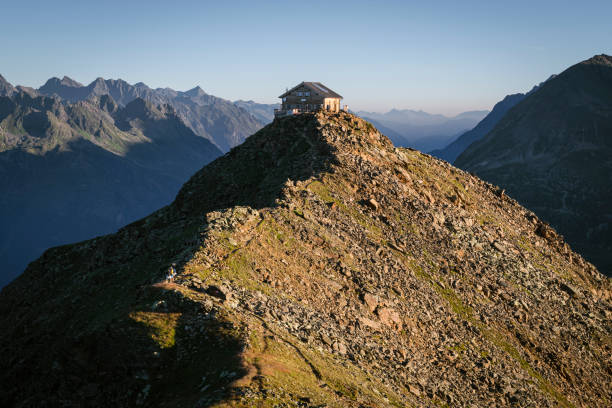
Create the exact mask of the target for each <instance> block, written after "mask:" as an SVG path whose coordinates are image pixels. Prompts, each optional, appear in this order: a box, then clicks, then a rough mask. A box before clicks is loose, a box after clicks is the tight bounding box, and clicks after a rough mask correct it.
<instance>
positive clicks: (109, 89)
mask: <svg viewBox="0 0 612 408" xmlns="http://www.w3.org/2000/svg"><path fill="white" fill-rule="evenodd" d="M36 92H38V93H39V94H41V95H46V96H57V97H59V98H61V99H63V100H65V101H68V102H79V101H85V100H88V99H90V98H92V97H96V96H101V95H110V96H111V97H112V98H113V99H114V100H115V102H116V103H117V104H119V105H121V106H125V105H127V104H128V103H130V102H131V101H133V100H134V99H136V98H142V99H144V100H146V101H149V102H151V103H153V104H155V105H161V104H168V105H171V106H172V107H174V109H175V111H176V113H177V114H178V116H179V117H180V118H181V119H183V121H185V123H186V124H187V126H189V127H190V128H191V130H193V132H194V133H195V134H196V135H199V136H202V137H204V138H206V139H208V140H210V141H211V142H212V143H214V144H215V145H216V146H217V147H218V148H219V149H220V150H221V151H223V152H227V151H228V150H229V149H231V148H232V147H234V146H237V145H239V144H240V143H242V142H243V141H244V139H246V138H247V137H248V136H250V135H251V134H253V133H255V132H256V131H257V130H259V129H260V128H261V127H262V126H263V125H264V124H265V123H266V122H265V121H262V120H259V119H257V118H256V117H255V116H253V115H251V114H250V113H249V112H248V111H246V110H244V109H241V108H240V107H239V106H238V105H236V104H234V103H232V102H231V101H228V100H225V99H222V98H218V97H216V96H213V95H209V94H207V93H206V92H204V90H202V88H200V87H199V86H198V87H195V88H193V89H190V90H189V91H186V92H181V91H175V90H173V89H171V88H157V89H152V88H149V87H148V86H147V85H145V84H144V83H142V82H138V83H136V84H134V85H131V84H129V83H127V82H126V81H124V80H122V79H116V80H115V79H103V78H97V79H96V80H95V81H93V82H92V83H90V84H89V85H87V86H85V85H83V84H81V83H79V82H77V81H75V80H73V79H71V78H68V77H66V76H65V77H63V78H62V79H59V78H51V79H49V80H48V81H47V82H46V83H45V84H44V85H43V86H41V87H40V88H38V89H37V90H36Z"/></svg>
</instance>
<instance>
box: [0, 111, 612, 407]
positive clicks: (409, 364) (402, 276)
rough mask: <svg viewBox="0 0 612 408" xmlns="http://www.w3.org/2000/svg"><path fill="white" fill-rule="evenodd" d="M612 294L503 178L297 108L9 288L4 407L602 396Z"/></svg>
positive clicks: (583, 401) (2, 350) (3, 325)
mask: <svg viewBox="0 0 612 408" xmlns="http://www.w3.org/2000/svg"><path fill="white" fill-rule="evenodd" d="M139 104H140V106H142V103H141V102H139ZM610 296H611V286H610V283H609V282H608V281H607V280H606V279H605V278H603V277H602V276H601V274H599V273H598V272H597V270H596V269H595V268H594V267H593V266H592V265H590V264H588V263H586V262H585V261H584V260H583V259H582V258H581V257H580V256H579V255H577V254H575V253H574V252H572V251H571V249H570V248H569V247H568V246H567V244H565V242H564V241H563V239H562V237H560V236H559V235H558V234H557V233H556V232H555V231H554V230H553V229H552V228H550V227H549V226H548V225H546V224H545V223H543V222H542V221H540V220H539V219H538V218H537V217H536V216H535V215H534V214H533V213H531V212H530V211H527V210H526V209H524V208H522V207H521V206H519V205H518V204H517V203H516V202H515V201H514V200H512V199H510V198H508V197H507V196H506V195H505V194H504V191H502V190H501V189H498V188H496V187H495V186H492V185H490V184H488V183H485V182H483V181H481V180H479V179H477V178H476V177H474V176H472V175H470V174H467V173H465V172H463V171H461V170H458V169H456V168H454V167H452V166H450V165H449V164H447V163H445V162H441V161H438V160H436V159H433V158H432V157H431V156H428V155H425V154H422V153H419V152H417V151H414V150H410V149H398V148H395V147H394V146H393V145H392V143H391V142H390V141H389V140H388V139H387V138H386V137H385V136H383V135H381V134H380V133H379V132H378V131H377V130H376V129H375V128H374V127H373V126H372V125H371V124H369V123H368V122H366V121H364V120H362V119H360V118H358V117H356V116H353V115H351V114H348V113H344V112H341V113H338V114H327V113H317V114H304V115H298V116H295V117H287V118H283V119H277V120H275V121H274V122H273V123H272V124H270V125H268V126H267V127H265V128H263V129H262V130H260V131H259V132H257V133H255V134H254V135H252V136H251V137H249V138H248V139H247V140H246V141H245V142H244V143H243V144H242V145H240V146H238V147H236V148H234V149H232V150H231V151H230V152H229V153H228V154H226V155H224V156H222V157H220V158H219V159H217V160H215V161H214V162H213V163H211V164H209V165H207V166H206V167H204V168H203V169H202V170H200V171H199V172H197V173H196V174H195V175H194V176H193V177H192V178H191V179H190V180H189V181H188V182H187V183H186V184H185V185H184V187H183V188H182V189H181V191H180V192H179V194H178V196H177V198H176V200H175V201H174V203H172V204H171V205H169V206H167V207H165V208H163V209H161V210H159V211H157V212H155V213H154V214H152V215H150V216H149V217H146V218H144V219H142V220H140V221H138V222H135V223H133V224H131V225H129V226H127V227H125V228H123V229H122V230H120V231H119V232H118V233H116V234H113V235H109V236H105V237H100V238H97V239H95V240H90V241H87V242H82V243H79V244H75V245H71V246H64V247H61V248H56V249H53V250H50V251H48V252H46V253H45V254H44V255H43V257H42V258H41V259H39V260H38V261H36V262H33V263H32V264H30V266H29V268H28V270H27V271H26V272H25V273H24V274H23V275H22V276H21V277H20V278H18V279H17V280H16V281H15V282H13V283H12V284H10V285H9V286H7V287H6V288H4V289H3V291H2V292H1V293H0V333H2V335H1V336H0V364H1V366H2V367H7V369H5V370H2V371H0V381H1V382H2V383H3V384H7V389H8V390H10V391H9V392H7V393H6V395H5V396H3V397H4V400H2V402H6V404H8V405H11V404H13V405H14V403H15V402H16V401H22V400H24V399H25V398H31V399H33V400H34V399H35V400H36V401H42V403H44V404H46V405H54V404H55V405H57V403H59V401H62V403H64V404H67V403H68V402H69V403H70V404H72V405H83V404H84V402H85V401H87V402H88V403H90V404H93V403H94V402H96V401H99V402H100V404H102V401H104V403H105V404H108V403H109V401H112V402H111V403H117V404H118V403H122V404H125V405H135V404H141V405H145V406H160V407H161V406H177V405H181V406H201V407H206V406H213V405H215V406H259V405H264V404H267V403H271V402H272V401H274V403H276V404H285V405H287V406H311V407H313V406H343V407H355V408H357V407H360V406H371V407H378V406H380V407H387V406H444V405H447V406H468V405H470V406H517V405H522V406H543V407H553V406H562V407H572V406H603V405H605V404H606V402H605V401H608V400H609V398H610V390H609V384H610V381H611V379H612V378H611V375H610V372H609V370H607V369H606V366H605V364H603V363H602V362H604V361H606V359H607V358H608V356H609V345H608V344H607V340H606V339H608V338H610V335H611V334H612V328H611V327H610V310H612V309H611V305H610ZM49 311H52V313H51V312H49ZM14 356H19V358H18V359H17V358H15V357H14ZM26 368H27V370H26ZM33 372H34V373H36V375H32V374H30V373H33ZM587 373H588V374H587ZM466 390H470V391H469V392H468V391H466ZM471 390H473V392H472V391H471Z"/></svg>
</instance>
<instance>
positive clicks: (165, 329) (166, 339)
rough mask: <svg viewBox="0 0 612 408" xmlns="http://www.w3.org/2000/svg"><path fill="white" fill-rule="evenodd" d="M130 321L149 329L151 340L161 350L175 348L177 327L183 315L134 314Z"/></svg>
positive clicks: (131, 315) (131, 314)
mask: <svg viewBox="0 0 612 408" xmlns="http://www.w3.org/2000/svg"><path fill="white" fill-rule="evenodd" d="M129 316H130V319H132V320H133V321H135V322H137V323H140V324H143V325H145V326H146V327H147V329H148V331H149V335H150V336H151V339H153V341H155V343H157V345H158V346H159V347H160V348H163V349H164V348H170V347H173V346H174V343H175V340H176V325H177V321H178V319H179V318H180V317H181V313H155V312H132V313H130V315H129Z"/></svg>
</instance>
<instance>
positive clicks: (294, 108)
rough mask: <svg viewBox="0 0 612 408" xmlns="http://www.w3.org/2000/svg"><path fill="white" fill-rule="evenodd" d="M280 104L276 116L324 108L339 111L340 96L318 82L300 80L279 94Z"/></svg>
mask: <svg viewBox="0 0 612 408" xmlns="http://www.w3.org/2000/svg"><path fill="white" fill-rule="evenodd" d="M279 98H281V100H282V105H281V108H280V109H277V110H275V112H274V114H275V115H276V116H286V115H295V114H299V113H304V112H315V111H318V110H326V111H330V112H339V111H340V100H341V99H342V96H341V95H339V94H337V93H336V92H334V91H332V90H331V89H329V88H327V87H326V86H325V85H323V84H322V83H320V82H302V83H300V84H299V85H297V86H296V87H294V88H292V89H290V90H288V91H287V92H285V93H284V94H282V95H281V96H279Z"/></svg>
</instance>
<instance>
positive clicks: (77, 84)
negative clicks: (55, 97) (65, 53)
mask: <svg viewBox="0 0 612 408" xmlns="http://www.w3.org/2000/svg"><path fill="white" fill-rule="evenodd" d="M60 84H62V85H64V86H71V87H74V88H81V87H83V86H84V85H83V84H82V83H80V82H78V81H75V80H74V79H72V78H70V77H68V76H66V75H64V77H63V78H62V80H61V81H60Z"/></svg>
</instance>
